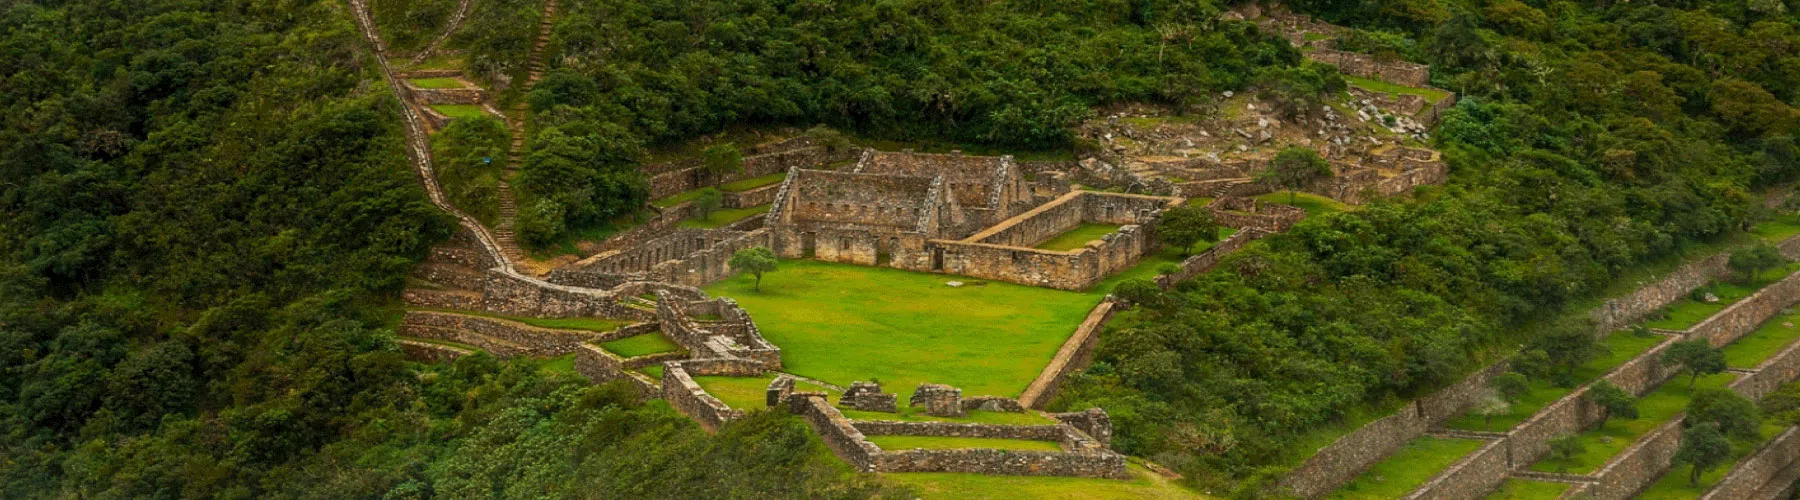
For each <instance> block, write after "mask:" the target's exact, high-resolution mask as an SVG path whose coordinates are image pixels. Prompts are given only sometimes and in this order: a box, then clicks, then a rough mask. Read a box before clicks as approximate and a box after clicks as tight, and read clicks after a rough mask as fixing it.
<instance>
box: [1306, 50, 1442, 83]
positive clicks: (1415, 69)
mask: <svg viewBox="0 0 1800 500" xmlns="http://www.w3.org/2000/svg"><path fill="white" fill-rule="evenodd" d="M1305 56H1306V58H1307V59H1310V60H1313V61H1316V62H1319V63H1323V64H1330V65H1332V66H1337V68H1338V70H1339V71H1342V72H1344V74H1346V75H1353V76H1360V77H1363V78H1373V79H1376V80H1381V81H1385V82H1390V83H1396V84H1400V85H1404V86H1407V87H1415V88H1424V87H1429V86H1431V66H1428V65H1424V64H1418V63H1411V62H1406V61H1382V60H1379V59H1376V58H1375V56H1372V55H1369V54H1360V53H1356V52H1344V51H1341V50H1334V49H1325V48H1315V49H1313V50H1309V51H1306V52H1305Z"/></svg>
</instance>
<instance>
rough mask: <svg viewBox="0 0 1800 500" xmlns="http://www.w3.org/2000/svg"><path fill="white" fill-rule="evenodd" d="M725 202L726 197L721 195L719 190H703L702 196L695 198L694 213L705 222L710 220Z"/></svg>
mask: <svg viewBox="0 0 1800 500" xmlns="http://www.w3.org/2000/svg"><path fill="white" fill-rule="evenodd" d="M724 201H725V199H724V195H723V194H721V193H719V190H718V188H710V187H709V188H705V189H701V190H700V194H699V195H697V196H695V197H694V212H695V213H696V214H698V215H699V216H700V218H701V219H703V220H704V219H710V218H712V214H713V212H714V211H717V210H718V209H719V204H720V203H723V202H724Z"/></svg>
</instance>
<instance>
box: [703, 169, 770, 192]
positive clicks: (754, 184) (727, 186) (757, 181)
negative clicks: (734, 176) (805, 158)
mask: <svg viewBox="0 0 1800 500" xmlns="http://www.w3.org/2000/svg"><path fill="white" fill-rule="evenodd" d="M786 178H787V171H781V172H776V173H773V174H769V175H764V176H761V177H751V178H749V179H744V180H740V181H732V182H727V183H724V184H720V185H719V190H720V191H724V192H727V193H741V192H744V191H749V190H752V189H756V188H759V187H763V186H767V185H770V184H779V183H781V180H782V179H786Z"/></svg>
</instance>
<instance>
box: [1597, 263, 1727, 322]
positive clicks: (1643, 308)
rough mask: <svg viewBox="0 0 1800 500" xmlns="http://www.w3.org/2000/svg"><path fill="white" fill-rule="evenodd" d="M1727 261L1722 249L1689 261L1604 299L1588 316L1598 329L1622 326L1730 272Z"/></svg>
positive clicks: (1638, 319) (1682, 297)
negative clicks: (1623, 294) (1608, 298)
mask: <svg viewBox="0 0 1800 500" xmlns="http://www.w3.org/2000/svg"><path fill="white" fill-rule="evenodd" d="M1728 261H1730V255H1728V254H1723V253H1721V254H1718V255H1714V256H1712V257H1708V258H1705V259H1701V260H1698V261H1694V262H1690V263H1688V264H1687V265H1684V266H1681V267H1679V268H1677V269H1675V271H1674V272H1672V273H1669V275H1668V276H1666V277H1663V278H1662V279H1660V280H1657V281H1655V282H1653V283H1650V284H1647V285H1644V286H1643V287H1640V288H1638V289H1637V291H1634V292H1632V293H1631V295H1627V296H1624V297H1619V298H1616V299H1612V300H1608V301H1606V303H1604V304H1601V305H1600V307H1598V308H1595V309H1594V311H1593V312H1592V313H1589V314H1588V317H1589V318H1592V319H1593V320H1594V325H1595V326H1597V327H1598V330H1599V331H1600V332H1601V333H1605V332H1610V331H1614V330H1620V329H1624V328H1625V327H1627V326H1631V325H1632V324H1634V323H1637V322H1639V321H1642V320H1643V319H1644V318H1645V317H1648V316H1649V315H1650V314H1651V313H1655V312H1657V311H1660V310H1662V308H1664V307H1668V306H1669V304H1674V303H1675V302H1677V301H1680V300H1681V299H1684V298H1687V296H1688V294H1689V293H1692V292H1693V291H1694V290H1697V289H1699V288H1700V287H1703V286H1706V284H1707V283H1711V282H1713V281H1716V280H1718V279H1719V278H1720V277H1723V276H1725V275H1726V274H1727V273H1729V272H1730V268H1729V267H1727V266H1726V263H1727V262H1728Z"/></svg>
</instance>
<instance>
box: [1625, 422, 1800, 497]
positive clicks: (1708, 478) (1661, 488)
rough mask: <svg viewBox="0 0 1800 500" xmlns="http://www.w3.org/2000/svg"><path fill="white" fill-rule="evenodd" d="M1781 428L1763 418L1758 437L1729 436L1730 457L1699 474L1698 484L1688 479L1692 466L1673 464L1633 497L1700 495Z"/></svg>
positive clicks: (1783, 429) (1784, 428) (1781, 427)
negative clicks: (1717, 465) (1731, 438)
mask: <svg viewBox="0 0 1800 500" xmlns="http://www.w3.org/2000/svg"><path fill="white" fill-rule="evenodd" d="M1785 430H1787V428H1786V427H1783V426H1781V425H1780V424H1777V423H1774V422H1764V423H1763V426H1762V429H1760V431H1761V433H1762V437H1761V439H1754V440H1741V439H1733V440H1731V460H1727V461H1726V462H1725V464H1724V465H1721V466H1719V467H1716V468H1714V469H1713V470H1710V471H1707V472H1706V473H1705V474H1701V475H1700V483H1699V484H1698V485H1695V484H1694V483H1693V482H1691V481H1690V480H1689V474H1691V473H1692V472H1693V469H1692V466H1681V467H1675V468H1672V469H1669V470H1668V471H1667V472H1664V473H1663V475H1662V478H1660V479H1657V480H1656V483H1655V484H1652V485H1650V487H1649V488H1647V489H1645V490H1644V492H1643V493H1639V494H1638V496H1637V497H1636V498H1637V500H1678V499H1679V500H1689V499H1694V498H1700V495H1703V494H1705V493H1706V492H1707V491H1709V490H1711V489H1712V488H1713V486H1716V485H1718V484H1719V480H1720V479H1724V478H1725V475H1726V474H1729V473H1730V472H1731V469H1732V467H1733V466H1735V465H1737V461H1738V460H1739V459H1742V458H1744V457H1746V456H1749V455H1750V454H1751V453H1755V452H1756V449H1757V448H1758V447H1761V446H1762V444H1763V443H1764V442H1766V441H1768V440H1770V439H1773V438H1774V437H1775V436H1776V435H1778V434H1781V432H1782V431H1785Z"/></svg>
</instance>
